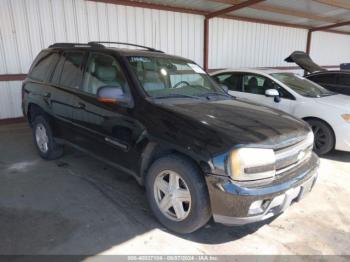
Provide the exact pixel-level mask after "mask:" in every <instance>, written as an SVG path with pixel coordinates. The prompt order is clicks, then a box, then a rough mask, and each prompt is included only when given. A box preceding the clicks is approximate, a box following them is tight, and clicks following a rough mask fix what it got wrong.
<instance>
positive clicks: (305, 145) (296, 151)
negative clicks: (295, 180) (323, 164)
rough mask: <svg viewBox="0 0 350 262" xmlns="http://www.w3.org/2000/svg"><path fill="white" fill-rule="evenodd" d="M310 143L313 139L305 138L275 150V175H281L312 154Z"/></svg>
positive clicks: (311, 143)
mask: <svg viewBox="0 0 350 262" xmlns="http://www.w3.org/2000/svg"><path fill="white" fill-rule="evenodd" d="M312 145H313V141H310V140H309V139H305V140H302V141H301V142H299V143H296V144H294V145H292V146H289V147H286V148H283V149H279V150H275V155H276V175H281V174H283V173H284V172H286V171H288V170H289V169H291V168H294V167H296V166H298V165H300V164H301V163H302V162H304V161H305V160H307V159H308V158H310V156H311V154H312Z"/></svg>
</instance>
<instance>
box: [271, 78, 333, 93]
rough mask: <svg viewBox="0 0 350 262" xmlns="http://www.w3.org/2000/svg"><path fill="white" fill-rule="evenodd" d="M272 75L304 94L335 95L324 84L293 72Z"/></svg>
mask: <svg viewBox="0 0 350 262" xmlns="http://www.w3.org/2000/svg"><path fill="white" fill-rule="evenodd" d="M271 76H272V77H274V78H276V79H277V80H279V81H281V82H282V83H284V84H285V85H287V86H288V87H289V88H291V89H292V90H293V91H295V92H297V93H298V94H300V95H302V96H306V97H314V98H317V97H323V96H330V95H334V93H333V92H331V91H328V90H327V89H325V88H323V87H322V86H320V85H318V84H316V83H314V82H312V81H310V80H308V79H306V78H304V77H302V76H299V75H296V74H293V73H273V74H271Z"/></svg>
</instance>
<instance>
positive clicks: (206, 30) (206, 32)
mask: <svg viewBox="0 0 350 262" xmlns="http://www.w3.org/2000/svg"><path fill="white" fill-rule="evenodd" d="M263 1H265V0H247V1H245V2H243V3H239V4H236V5H233V6H231V7H228V8H224V9H222V10H219V11H215V12H212V13H208V14H206V15H205V19H204V54H203V59H204V61H203V67H204V70H208V67H209V20H210V19H211V18H213V17H217V16H223V15H225V14H227V13H230V12H233V11H236V10H239V9H242V8H245V7H248V6H251V5H255V4H257V3H260V2H263Z"/></svg>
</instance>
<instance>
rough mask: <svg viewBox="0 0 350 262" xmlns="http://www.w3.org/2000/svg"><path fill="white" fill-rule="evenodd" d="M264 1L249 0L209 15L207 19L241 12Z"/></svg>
mask: <svg viewBox="0 0 350 262" xmlns="http://www.w3.org/2000/svg"><path fill="white" fill-rule="evenodd" d="M263 1H265V0H247V1H245V2H243V3H240V4H237V5H233V6H230V7H227V8H224V9H221V10H219V11H215V12H212V13H209V14H207V15H206V16H205V17H206V18H209V19H210V18H213V17H216V16H220V15H224V14H227V13H231V12H233V11H236V10H239V9H242V8H245V7H249V6H251V5H255V4H257V3H260V2H263Z"/></svg>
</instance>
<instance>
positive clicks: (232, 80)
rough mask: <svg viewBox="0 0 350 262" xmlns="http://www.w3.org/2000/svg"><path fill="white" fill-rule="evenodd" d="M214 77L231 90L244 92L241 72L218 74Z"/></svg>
mask: <svg viewBox="0 0 350 262" xmlns="http://www.w3.org/2000/svg"><path fill="white" fill-rule="evenodd" d="M214 78H215V80H216V81H217V82H218V83H219V84H222V85H226V86H227V87H228V89H229V90H231V91H240V92H242V85H241V75H240V74H232V73H227V74H221V75H217V76H215V77H214Z"/></svg>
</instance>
